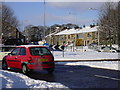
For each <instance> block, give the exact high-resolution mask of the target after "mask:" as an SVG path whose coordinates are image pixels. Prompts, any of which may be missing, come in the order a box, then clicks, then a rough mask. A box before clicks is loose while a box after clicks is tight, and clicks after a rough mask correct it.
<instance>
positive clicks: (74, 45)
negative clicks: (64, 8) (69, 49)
mask: <svg viewBox="0 0 120 90" xmlns="http://www.w3.org/2000/svg"><path fill="white" fill-rule="evenodd" d="M69 14H71V15H74V16H75V24H76V25H77V14H76V13H70V12H69ZM74 29H75V30H76V32H75V36H74V39H75V41H74V42H73V52H74V49H75V48H74V47H76V50H77V46H76V41H77V29H76V28H75V27H74Z"/></svg>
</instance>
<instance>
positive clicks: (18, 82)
mask: <svg viewBox="0 0 120 90" xmlns="http://www.w3.org/2000/svg"><path fill="white" fill-rule="evenodd" d="M0 78H1V79H0V80H1V81H2V88H68V87H66V86H64V85H62V84H60V83H50V82H46V81H42V80H34V79H31V78H29V77H27V76H26V75H23V74H21V73H15V72H10V71H5V70H0ZM0 89H1V88H0Z"/></svg>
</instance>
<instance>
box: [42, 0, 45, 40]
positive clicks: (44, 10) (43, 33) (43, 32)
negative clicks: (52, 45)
mask: <svg viewBox="0 0 120 90" xmlns="http://www.w3.org/2000/svg"><path fill="white" fill-rule="evenodd" d="M45 10H46V7H45V0H44V31H43V35H44V38H43V39H44V40H45V23H46V22H45Z"/></svg>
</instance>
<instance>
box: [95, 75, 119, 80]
mask: <svg viewBox="0 0 120 90" xmlns="http://www.w3.org/2000/svg"><path fill="white" fill-rule="evenodd" d="M95 76H96V77H100V78H107V79H112V80H120V79H119V78H112V77H107V76H102V75H95Z"/></svg>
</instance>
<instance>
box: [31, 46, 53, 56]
mask: <svg viewBox="0 0 120 90" xmlns="http://www.w3.org/2000/svg"><path fill="white" fill-rule="evenodd" d="M30 53H31V55H33V56H39V55H50V54H51V52H50V51H49V50H48V49H47V48H45V47H31V48H30Z"/></svg>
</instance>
